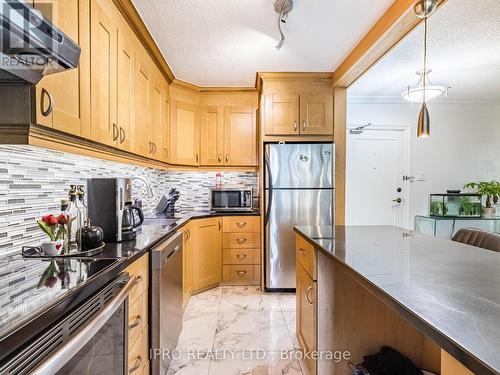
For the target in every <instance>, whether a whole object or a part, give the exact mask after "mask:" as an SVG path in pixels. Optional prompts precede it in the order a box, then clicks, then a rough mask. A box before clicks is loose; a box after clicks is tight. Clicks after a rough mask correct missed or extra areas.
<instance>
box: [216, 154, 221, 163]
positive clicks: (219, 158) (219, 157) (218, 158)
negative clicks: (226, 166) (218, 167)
mask: <svg viewBox="0 0 500 375" xmlns="http://www.w3.org/2000/svg"><path fill="white" fill-rule="evenodd" d="M217 160H218V161H219V163H220V162H221V161H222V155H221V154H219V156H218V157H217Z"/></svg>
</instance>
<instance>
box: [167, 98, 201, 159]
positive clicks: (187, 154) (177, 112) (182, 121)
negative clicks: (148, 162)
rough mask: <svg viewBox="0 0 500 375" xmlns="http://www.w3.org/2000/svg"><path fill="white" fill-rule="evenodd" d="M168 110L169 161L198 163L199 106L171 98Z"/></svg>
mask: <svg viewBox="0 0 500 375" xmlns="http://www.w3.org/2000/svg"><path fill="white" fill-rule="evenodd" d="M170 112H171V114H170V119H171V121H170V150H171V156H170V160H171V162H172V163H173V164H180V165H198V164H199V161H200V160H199V147H200V145H199V143H200V118H199V117H200V115H199V106H197V105H195V104H191V103H186V102H181V101H178V100H172V101H171V107H170Z"/></svg>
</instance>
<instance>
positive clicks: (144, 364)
mask: <svg viewBox="0 0 500 375" xmlns="http://www.w3.org/2000/svg"><path fill="white" fill-rule="evenodd" d="M126 272H128V273H129V275H130V277H132V276H135V277H136V280H137V281H136V284H135V285H134V287H133V288H132V290H131V291H130V294H129V297H128V306H129V308H128V374H148V373H149V360H148V358H149V332H148V331H149V326H148V324H149V321H148V298H149V296H148V286H149V255H148V254H145V255H143V256H142V257H141V258H140V259H138V260H136V261H135V262H134V263H132V264H131V265H130V266H128V267H127V269H126Z"/></svg>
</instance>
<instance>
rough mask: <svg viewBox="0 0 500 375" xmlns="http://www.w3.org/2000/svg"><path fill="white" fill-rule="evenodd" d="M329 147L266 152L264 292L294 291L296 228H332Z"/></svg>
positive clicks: (292, 146) (273, 147)
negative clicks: (299, 226)
mask: <svg viewBox="0 0 500 375" xmlns="http://www.w3.org/2000/svg"><path fill="white" fill-rule="evenodd" d="M334 150H335V149H334V145H333V144H332V143H307V144H302V143H301V144H298V143H287V144H266V146H265V148H264V153H265V155H264V158H265V171H264V190H265V194H264V200H265V201H264V203H265V254H266V257H265V262H266V265H265V267H266V275H265V277H266V279H265V283H266V290H267V291H270V292H272V291H292V290H294V289H295V233H294V232H293V226H294V225H332V222H333V221H332V217H333V210H334V196H335V195H334V181H333V178H332V176H333V168H334V158H335V152H334Z"/></svg>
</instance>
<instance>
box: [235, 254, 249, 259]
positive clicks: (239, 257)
mask: <svg viewBox="0 0 500 375" xmlns="http://www.w3.org/2000/svg"><path fill="white" fill-rule="evenodd" d="M246 257H247V255H246V254H237V255H236V258H238V259H239V260H243V259H245V258H246Z"/></svg>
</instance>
